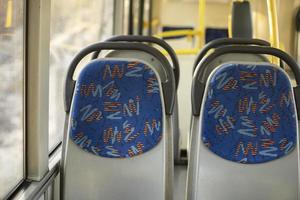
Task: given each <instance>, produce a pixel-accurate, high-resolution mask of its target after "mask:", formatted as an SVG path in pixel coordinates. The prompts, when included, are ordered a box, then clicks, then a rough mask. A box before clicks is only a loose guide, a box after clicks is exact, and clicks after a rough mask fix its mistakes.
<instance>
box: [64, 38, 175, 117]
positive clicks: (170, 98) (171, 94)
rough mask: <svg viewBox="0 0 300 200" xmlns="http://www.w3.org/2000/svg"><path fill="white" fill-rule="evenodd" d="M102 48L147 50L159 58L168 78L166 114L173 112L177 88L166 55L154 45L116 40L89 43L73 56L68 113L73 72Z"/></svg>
mask: <svg viewBox="0 0 300 200" xmlns="http://www.w3.org/2000/svg"><path fill="white" fill-rule="evenodd" d="M100 50H138V51H144V52H147V53H149V54H151V55H152V56H154V57H155V58H157V59H159V60H160V61H161V62H162V64H163V66H164V69H163V70H164V72H165V75H166V78H167V79H166V81H165V82H162V88H163V94H164V103H165V110H166V114H172V111H173V105H174V101H175V92H176V89H175V80H174V74H173V70H172V67H171V66H170V63H169V62H168V60H167V59H166V57H165V56H164V55H162V54H161V53H160V52H159V51H158V50H157V49H155V48H153V47H149V46H147V45H145V44H141V43H130V44H125V43H115V42H99V43H95V44H92V45H89V46H87V47H85V48H84V49H82V50H81V51H80V52H79V53H77V55H76V56H75V57H74V58H73V60H72V62H71V64H70V66H69V69H68V72H67V77H66V81H65V91H64V92H65V94H64V98H65V99H64V103H65V111H66V112H67V113H69V111H70V107H71V102H72V97H73V92H74V88H75V83H76V81H75V80H73V74H74V71H75V69H76V67H77V65H78V64H79V62H80V61H81V60H82V59H83V58H84V57H85V56H87V55H88V54H90V53H93V52H95V51H100Z"/></svg>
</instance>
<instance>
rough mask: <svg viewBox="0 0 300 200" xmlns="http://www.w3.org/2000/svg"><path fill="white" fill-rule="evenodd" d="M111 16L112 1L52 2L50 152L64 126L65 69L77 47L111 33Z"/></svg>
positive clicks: (80, 0) (75, 0)
mask: <svg viewBox="0 0 300 200" xmlns="http://www.w3.org/2000/svg"><path fill="white" fill-rule="evenodd" d="M66 9H67V10H69V11H66ZM70 12H72V15H70ZM112 16H113V3H112V2H111V0H105V1H98V0H90V1H85V0H70V1H60V0H52V1H51V35H50V80H49V81H50V82H49V86H50V95H49V96H50V97H49V98H50V99H49V120H50V121H49V150H50V151H51V150H52V149H53V148H54V147H55V146H56V145H57V144H58V143H59V142H60V141H61V140H62V134H63V128H64V123H63V122H64V107H63V96H62V95H63V92H62V91H63V84H64V79H65V73H66V69H67V68H68V65H69V64H70V62H71V60H72V58H73V56H74V55H75V54H76V53H77V52H78V49H81V48H82V47H84V46H87V45H88V44H90V43H93V42H97V41H100V40H103V39H104V38H105V37H108V36H110V35H112V22H113V18H112Z"/></svg>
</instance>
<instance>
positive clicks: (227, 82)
mask: <svg viewBox="0 0 300 200" xmlns="http://www.w3.org/2000/svg"><path fill="white" fill-rule="evenodd" d="M207 87H208V88H207V93H206V99H205V102H204V107H203V110H202V113H201V115H202V121H201V127H202V128H201V133H202V141H203V142H204V144H205V145H206V146H207V147H208V148H209V149H210V150H211V151H212V152H214V153H215V154H217V155H218V156H220V157H222V158H224V159H227V160H231V161H235V162H240V163H250V164H251V163H263V162H267V161H271V160H274V159H278V158H280V157H282V156H284V155H286V154H288V153H289V152H291V151H292V150H293V149H294V147H295V144H296V138H297V116H296V111H295V102H294V96H293V92H292V87H291V83H290V81H289V78H288V77H287V75H286V73H285V72H284V71H283V70H281V69H279V68H276V67H274V66H272V65H270V64H254V65H246V64H224V65H222V66H220V67H219V68H218V69H216V70H215V71H214V72H213V74H212V75H211V77H210V79H209V80H208V83H207Z"/></svg>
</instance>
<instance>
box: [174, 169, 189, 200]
mask: <svg viewBox="0 0 300 200" xmlns="http://www.w3.org/2000/svg"><path fill="white" fill-rule="evenodd" d="M186 170H187V166H186V165H176V166H175V169H174V200H184V199H185V185H186Z"/></svg>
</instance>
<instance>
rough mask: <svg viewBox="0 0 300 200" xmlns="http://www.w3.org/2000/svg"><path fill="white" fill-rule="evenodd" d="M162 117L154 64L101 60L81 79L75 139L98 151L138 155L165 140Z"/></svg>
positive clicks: (118, 155) (73, 130) (73, 127)
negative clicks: (153, 68) (162, 139)
mask: <svg viewBox="0 0 300 200" xmlns="http://www.w3.org/2000/svg"><path fill="white" fill-rule="evenodd" d="M162 117H163V114H162V100H161V97H160V87H159V82H158V79H157V76H156V74H155V73H154V71H153V70H152V69H151V68H149V66H147V65H145V64H143V63H141V62H136V61H132V62H131V61H130V62H129V61H120V60H117V61H114V60H96V61H92V62H90V63H89V64H88V65H87V66H86V67H85V68H84V69H83V70H82V71H81V73H80V75H79V78H78V80H77V83H76V89H75V94H74V97H73V102H72V111H71V128H70V137H71V139H72V140H73V141H74V142H75V144H77V145H78V146H79V147H80V148H82V149H84V150H86V151H87V152H90V153H92V154H95V155H99V156H102V157H109V158H125V157H132V156H135V155H139V154H142V153H144V152H146V151H149V150H151V149H152V148H154V147H155V146H156V145H157V144H158V143H159V141H160V140H161V138H162V129H163V121H162V120H163V119H162Z"/></svg>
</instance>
